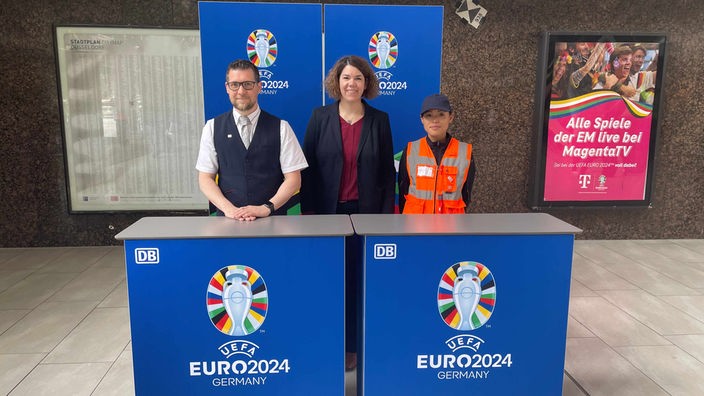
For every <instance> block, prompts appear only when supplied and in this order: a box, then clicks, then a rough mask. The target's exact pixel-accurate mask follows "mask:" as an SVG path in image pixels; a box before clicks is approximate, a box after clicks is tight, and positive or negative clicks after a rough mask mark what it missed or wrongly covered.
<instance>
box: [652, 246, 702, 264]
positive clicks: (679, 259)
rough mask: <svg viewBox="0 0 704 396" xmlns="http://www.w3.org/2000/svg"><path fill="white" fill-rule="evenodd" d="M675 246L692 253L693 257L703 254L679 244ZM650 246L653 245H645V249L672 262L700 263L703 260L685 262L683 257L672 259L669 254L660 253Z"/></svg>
mask: <svg viewBox="0 0 704 396" xmlns="http://www.w3.org/2000/svg"><path fill="white" fill-rule="evenodd" d="M674 245H676V246H677V248H681V249H685V250H687V251H689V252H691V253H692V254H693V255H695V256H701V253H699V252H697V251H695V250H692V249H689V248H688V247H686V246H682V245H677V244H674ZM650 246H651V245H648V244H644V245H643V247H644V248H645V249H648V250H649V251H651V252H655V253H657V254H659V255H661V256H664V257H666V258H668V259H670V260H677V261H681V262H698V261H701V259H699V258H698V259H696V260H689V259H687V260H684V259H682V258H681V257H671V256H668V255H667V254H665V253H663V252H662V251H658V250H655V249H653V248H651V247H650Z"/></svg>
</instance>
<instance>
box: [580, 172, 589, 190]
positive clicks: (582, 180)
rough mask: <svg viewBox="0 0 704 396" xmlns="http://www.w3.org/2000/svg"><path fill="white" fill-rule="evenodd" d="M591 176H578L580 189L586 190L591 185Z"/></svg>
mask: <svg viewBox="0 0 704 396" xmlns="http://www.w3.org/2000/svg"><path fill="white" fill-rule="evenodd" d="M591 180H592V175H579V185H580V186H581V187H580V188H587V186H588V185H589V184H591Z"/></svg>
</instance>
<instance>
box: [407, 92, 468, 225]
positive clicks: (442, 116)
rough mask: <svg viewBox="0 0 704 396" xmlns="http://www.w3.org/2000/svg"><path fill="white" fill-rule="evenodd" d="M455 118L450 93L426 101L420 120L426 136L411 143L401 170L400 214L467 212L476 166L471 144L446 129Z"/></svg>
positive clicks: (433, 96)
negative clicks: (456, 137)
mask: <svg viewBox="0 0 704 396" xmlns="http://www.w3.org/2000/svg"><path fill="white" fill-rule="evenodd" d="M453 119H454V114H453V113H452V107H450V100H449V99H448V98H447V96H445V95H442V94H435V95H430V96H428V97H426V98H425V100H423V105H422V106H421V110H420V121H421V122H422V123H423V128H425V132H426V133H427V136H425V137H423V138H421V139H418V140H416V141H413V142H409V143H408V145H407V146H406V148H405V150H404V151H403V154H402V155H401V162H400V164H399V169H398V201H399V202H398V207H399V211H400V212H401V213H404V214H416V213H417V214H422V213H466V210H467V207H468V206H469V202H470V200H471V195H472V184H473V183H474V176H475V174H476V166H475V165H474V158H473V157H472V145H471V144H467V143H463V142H460V141H459V140H457V139H455V138H453V137H452V136H450V134H449V133H448V132H447V131H448V129H449V128H450V123H452V120H453Z"/></svg>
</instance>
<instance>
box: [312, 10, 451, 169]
mask: <svg viewBox="0 0 704 396" xmlns="http://www.w3.org/2000/svg"><path fill="white" fill-rule="evenodd" d="M442 20H443V7H442V6H381V5H347V4H340V5H330V4H326V5H325V73H327V71H328V70H329V69H330V68H331V67H332V66H333V65H334V64H335V61H337V60H338V59H339V58H341V57H343V56H345V55H357V56H360V57H362V58H364V59H368V60H369V63H370V64H371V65H372V69H373V70H374V72H375V74H376V76H377V78H378V80H379V96H378V97H377V98H375V99H373V100H371V101H369V104H371V105H372V106H374V107H376V108H378V109H380V110H382V111H385V112H387V113H388V114H389V118H390V121H391V131H392V133H393V140H394V152H395V153H397V159H398V158H400V152H401V150H403V149H404V148H405V147H406V143H408V142H409V141H412V140H416V139H418V138H420V137H422V136H425V132H424V131H423V125H422V124H421V123H420V106H421V103H422V102H423V99H424V98H425V97H426V96H428V95H431V94H434V93H438V92H440V65H441V59H442ZM350 21H354V23H350ZM418 26H423V28H422V29H418ZM332 101H333V100H332V99H331V98H329V97H327V96H326V98H325V103H332Z"/></svg>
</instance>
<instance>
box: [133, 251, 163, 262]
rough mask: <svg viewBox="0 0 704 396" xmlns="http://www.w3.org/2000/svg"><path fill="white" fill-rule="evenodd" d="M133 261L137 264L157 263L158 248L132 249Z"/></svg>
mask: <svg viewBox="0 0 704 396" xmlns="http://www.w3.org/2000/svg"><path fill="white" fill-rule="evenodd" d="M134 261H135V262H136V263H137V264H159V249H157V248H139V249H135V250H134Z"/></svg>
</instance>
